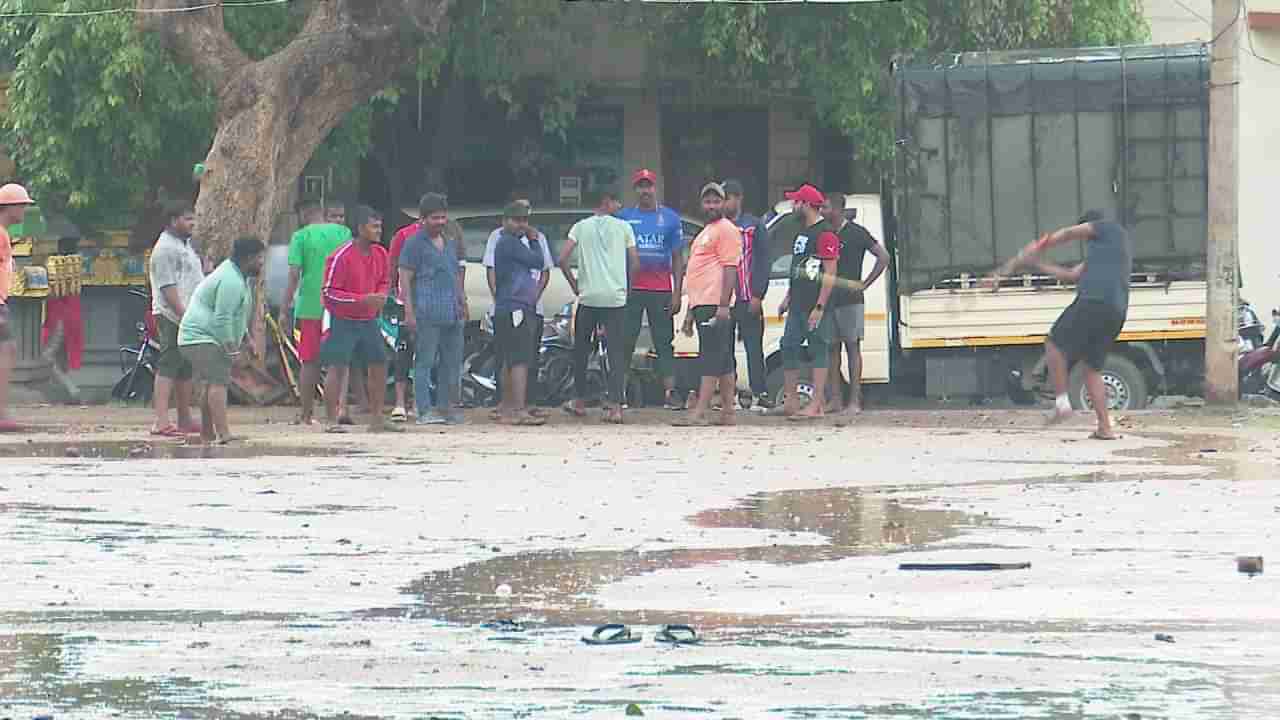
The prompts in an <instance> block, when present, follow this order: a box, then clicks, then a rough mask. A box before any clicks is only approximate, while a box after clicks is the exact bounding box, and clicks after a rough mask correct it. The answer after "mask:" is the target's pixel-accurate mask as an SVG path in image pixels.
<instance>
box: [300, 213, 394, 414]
mask: <svg viewBox="0 0 1280 720" xmlns="http://www.w3.org/2000/svg"><path fill="white" fill-rule="evenodd" d="M351 220H352V222H351V227H352V228H354V229H355V231H356V232H355V237H354V239H352V240H351V242H348V243H347V244H346V245H343V246H342V247H340V248H338V249H337V250H335V251H334V253H333V254H332V255H330V256H329V259H328V260H326V261H325V269H324V285H323V286H322V287H321V291H320V292H321V297H322V298H323V299H324V307H325V309H326V310H328V311H329V316H330V323H329V335H328V337H326V338H325V341H324V344H323V345H322V346H321V347H320V362H321V363H322V364H324V365H327V366H328V367H329V375H328V377H327V378H326V380H325V387H324V399H325V404H326V405H327V406H328V411H329V418H330V423H331V424H330V425H329V427H328V428H327V431H328V432H344V431H345V429H346V428H344V427H342V426H341V425H339V424H338V423H337V422H336V421H335V419H336V418H337V416H338V399H339V397H340V396H341V395H342V372H341V370H342V369H349V368H351V367H353V366H354V367H360V366H367V367H368V369H369V371H368V379H369V394H368V397H369V413H370V419H369V431H370V432H388V431H394V432H399V431H402V430H403V428H401V427H399V426H397V425H391V424H389V423H387V421H386V420H385V419H384V418H383V417H382V401H383V398H384V397H385V396H386V389H385V388H386V384H387V353H386V349H385V347H384V345H383V341H382V333H381V331H379V330H378V314H379V313H381V312H382V308H383V306H385V305H386V304H387V292H388V291H389V289H390V284H391V283H390V280H389V278H388V276H387V250H386V248H384V247H382V246H381V245H379V244H378V238H380V237H382V216H381V215H379V214H378V213H377V212H376V211H374V210H373V209H372V208H369V207H367V206H364V205H361V206H360V207H357V208H356V209H355V210H354V212H353V213H352V217H351ZM352 379H353V380H354V379H355V378H352Z"/></svg>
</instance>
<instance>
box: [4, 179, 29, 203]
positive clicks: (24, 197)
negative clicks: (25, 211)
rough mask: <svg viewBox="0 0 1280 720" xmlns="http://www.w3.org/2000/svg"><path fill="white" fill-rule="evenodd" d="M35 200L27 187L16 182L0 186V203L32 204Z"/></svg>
mask: <svg viewBox="0 0 1280 720" xmlns="http://www.w3.org/2000/svg"><path fill="white" fill-rule="evenodd" d="M35 202H36V201H35V200H32V199H31V195H30V194H28V193H27V189H26V188H24V187H22V186H21V185H19V184H17V183H9V184H8V185H5V186H3V187H0V205H34V204H35Z"/></svg>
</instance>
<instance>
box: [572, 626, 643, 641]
mask: <svg viewBox="0 0 1280 720" xmlns="http://www.w3.org/2000/svg"><path fill="white" fill-rule="evenodd" d="M605 633H610V634H608V635H606V634H605ZM640 637H641V635H640V633H636V634H635V635H632V634H631V628H629V627H627V626H626V625H623V624H621V623H608V624H606V625H601V626H600V627H598V628H596V629H595V631H594V632H592V633H591V637H584V638H582V642H584V643H586V644H588V645H630V644H632V643H638V642H640Z"/></svg>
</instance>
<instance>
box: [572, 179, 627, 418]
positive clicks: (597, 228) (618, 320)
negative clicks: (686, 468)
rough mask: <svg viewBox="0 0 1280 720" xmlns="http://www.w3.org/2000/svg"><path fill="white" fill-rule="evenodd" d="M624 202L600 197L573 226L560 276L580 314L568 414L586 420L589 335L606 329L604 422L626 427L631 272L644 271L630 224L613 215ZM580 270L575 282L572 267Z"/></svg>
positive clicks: (608, 194)
mask: <svg viewBox="0 0 1280 720" xmlns="http://www.w3.org/2000/svg"><path fill="white" fill-rule="evenodd" d="M621 207H622V203H620V202H618V197H617V196H616V195H614V194H613V193H612V192H601V193H599V196H598V198H597V199H596V202H595V212H594V214H592V216H591V217H589V218H584V219H582V220H579V221H578V222H576V223H574V225H573V227H572V228H570V229H569V239H568V240H567V241H566V242H565V244H564V247H563V248H562V249H561V251H560V272H562V273H564V279H565V281H567V282H568V283H569V287H570V289H572V290H573V294H574V295H577V296H578V315H577V318H576V320H575V324H574V333H573V335H574V337H573V388H574V395H575V397H574V400H573V402H572V403H571V404H569V405H565V408H564V409H565V412H568V413H569V414H571V415H575V416H577V417H582V416H584V415H586V413H587V411H586V391H587V359H588V358H589V357H590V355H591V351H592V349H593V348H592V344H591V335H592V333H594V332H595V331H596V328H597V327H601V326H603V327H604V329H605V337H607V338H609V378H608V381H609V382H608V391H609V400H608V402H607V403H606V406H605V414H604V420H605V422H608V423H615V424H621V423H622V403H623V399H622V378H623V376H624V374H625V373H626V371H627V366H628V363H629V361H630V360H631V358H628V357H626V349H625V348H626V344H625V343H623V342H622V333H623V330H624V328H625V325H626V306H627V269H628V267H630V269H631V270H632V271H633V272H634V271H635V270H636V269H637V268H639V267H640V255H639V254H638V253H637V251H636V235H635V231H633V230H632V229H631V224H630V223H628V222H626V221H625V220H619V219H618V218H616V217H614V216H613V214H614V213H616V212H618V210H619V209H620V208H621ZM571 263H572V264H576V265H577V266H578V275H577V277H574V274H573V272H572V271H571V270H570V265H571Z"/></svg>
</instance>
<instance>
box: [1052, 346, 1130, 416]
mask: <svg viewBox="0 0 1280 720" xmlns="http://www.w3.org/2000/svg"><path fill="white" fill-rule="evenodd" d="M1084 367H1085V366H1084V363H1082V362H1081V363H1076V367H1075V369H1074V370H1072V371H1071V383H1070V387H1071V390H1070V392H1071V407H1073V408H1075V409H1076V410H1092V409H1093V405H1092V404H1091V403H1090V402H1089V393H1088V391H1087V390H1086V389H1085V386H1084ZM1102 384H1103V386H1104V387H1105V388H1106V391H1107V408H1108V409H1109V410H1113V411H1114V410H1142V409H1143V408H1145V407H1147V378H1146V376H1145V375H1143V374H1142V370H1141V369H1140V368H1139V367H1138V366H1137V365H1135V364H1133V361H1131V360H1129V359H1128V358H1126V357H1124V356H1123V355H1114V354H1112V355H1108V356H1107V359H1106V361H1105V362H1104V363H1103V364H1102Z"/></svg>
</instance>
